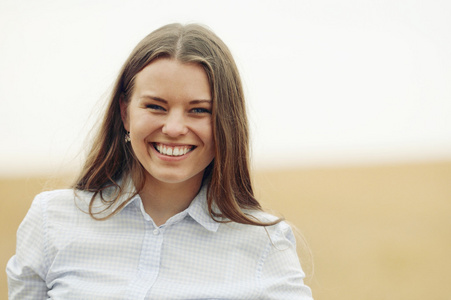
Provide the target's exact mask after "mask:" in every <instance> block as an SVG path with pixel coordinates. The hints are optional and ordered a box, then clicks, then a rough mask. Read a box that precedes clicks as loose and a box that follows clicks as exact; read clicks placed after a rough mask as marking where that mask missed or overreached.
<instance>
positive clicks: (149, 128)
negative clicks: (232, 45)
mask: <svg viewBox="0 0 451 300" xmlns="http://www.w3.org/2000/svg"><path fill="white" fill-rule="evenodd" d="M121 109H122V119H123V123H124V128H125V129H126V130H127V131H129V132H130V138H131V146H132V148H133V151H134V152H135V154H136V156H137V158H138V160H139V162H140V163H141V165H142V166H143V167H144V169H145V170H146V183H145V187H144V190H143V191H142V192H141V193H140V196H141V198H142V200H143V204H144V208H145V210H146V212H147V213H148V214H149V215H150V216H151V217H152V219H153V220H154V222H155V223H156V224H157V225H161V224H164V223H165V222H166V220H167V219H169V218H170V217H171V216H173V215H175V214H177V213H178V212H180V211H182V210H184V209H186V208H187V207H188V206H189V204H190V202H191V200H192V199H193V198H194V197H195V195H196V194H197V192H198V191H199V188H200V186H201V183H202V177H203V173H204V170H205V168H206V167H207V166H208V165H209V164H210V162H211V161H212V160H213V158H214V142H213V130H212V116H211V110H212V99H211V91H210V86H209V82H208V78H207V75H206V73H205V71H204V69H203V68H202V67H201V66H200V65H198V64H186V63H181V62H179V61H177V60H174V59H168V58H161V59H157V60H155V61H153V62H152V63H150V64H149V65H148V66H146V67H145V68H144V69H143V70H142V71H141V72H139V73H138V75H137V76H136V79H135V87H134V90H133V94H132V97H131V100H130V101H129V103H128V105H127V104H124V103H121ZM171 152H172V153H171ZM174 154H175V155H174Z"/></svg>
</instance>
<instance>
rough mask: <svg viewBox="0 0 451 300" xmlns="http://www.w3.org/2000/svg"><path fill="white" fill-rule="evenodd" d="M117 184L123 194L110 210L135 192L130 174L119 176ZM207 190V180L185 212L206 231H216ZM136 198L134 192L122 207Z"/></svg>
mask: <svg viewBox="0 0 451 300" xmlns="http://www.w3.org/2000/svg"><path fill="white" fill-rule="evenodd" d="M118 184H119V185H120V186H121V188H122V191H123V194H122V195H121V197H120V199H119V200H118V201H116V203H114V204H113V206H112V208H111V209H112V211H115V210H116V209H117V208H118V207H119V206H120V205H121V204H122V203H124V202H125V201H126V200H127V199H130V197H131V196H133V194H135V193H136V189H135V186H134V184H133V180H132V179H131V177H130V176H125V177H123V178H121V179H120V180H119V181H118ZM207 190H208V182H204V184H203V186H202V187H201V189H200V191H199V193H197V195H196V197H194V199H193V201H191V204H190V205H189V207H188V208H187V209H186V212H187V213H188V215H189V216H190V217H191V218H193V219H194V220H195V221H196V222H197V223H199V224H200V225H202V226H203V227H204V228H205V229H207V230H208V231H212V232H216V231H217V230H218V228H219V225H220V223H219V222H216V221H215V220H213V218H212V217H211V215H210V213H209V212H208V204H207ZM138 199H141V198H140V197H139V195H138V194H136V195H135V196H133V197H132V198H131V199H130V201H128V203H127V204H126V205H125V206H124V207H123V208H122V209H124V208H125V207H127V206H128V205H129V204H130V203H132V202H136V201H137V200H138Z"/></svg>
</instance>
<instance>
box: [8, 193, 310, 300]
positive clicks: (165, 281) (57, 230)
mask: <svg viewBox="0 0 451 300" xmlns="http://www.w3.org/2000/svg"><path fill="white" fill-rule="evenodd" d="M91 196H92V194H90V193H87V192H80V191H78V192H76V193H75V192H74V191H73V190H56V191H52V192H44V193H41V194H39V195H38V196H37V197H36V198H35V200H34V201H33V204H32V206H31V208H30V210H29V212H28V214H27V216H26V217H25V219H24V220H23V222H22V224H21V225H20V227H19V230H18V233H17V249H16V255H15V256H13V257H12V258H11V259H10V261H9V262H8V265H7V269H6V271H7V275H8V286H9V297H10V299H21V300H23V299H109V300H111V299H133V300H137V299H241V300H242V299H312V298H311V291H310V289H309V288H308V287H307V286H305V285H304V283H303V277H304V274H303V272H302V269H301V266H300V264H299V260H298V257H297V255H296V250H295V239H294V236H293V233H292V231H291V229H290V227H289V226H288V225H287V224H286V223H285V222H281V223H279V224H277V225H274V226H270V227H266V228H262V227H258V226H250V225H242V224H237V223H218V222H215V221H214V220H213V219H212V218H211V217H210V215H209V214H208V211H207V204H206V188H205V187H204V188H202V190H201V191H200V192H199V194H198V195H197V196H196V198H195V199H194V200H193V201H192V203H191V205H190V206H189V207H188V208H187V209H186V210H185V211H183V212H181V213H179V214H177V215H175V216H173V217H172V218H171V219H169V220H168V221H167V222H166V223H165V224H164V225H161V226H160V227H157V226H155V224H154V222H153V221H152V219H151V218H150V217H149V215H148V214H147V213H146V212H145V211H144V208H143V205H142V202H141V199H140V197H139V196H135V197H134V198H133V199H132V200H131V201H130V202H129V203H128V204H127V206H125V207H124V208H123V209H122V210H121V211H120V212H119V213H118V214H116V215H115V216H113V217H112V218H110V219H108V220H106V221H96V220H93V219H92V218H91V217H90V215H89V214H87V213H86V211H87V205H88V203H89V200H90V198H91ZM126 198H127V197H124V198H123V199H122V201H125V199H126ZM97 206H98V209H101V207H102V206H101V205H100V201H99V202H98V205H97ZM116 207H117V206H116ZM111 209H113V210H114V207H113V208H111ZM109 212H111V210H110V211H106V212H105V213H109ZM253 215H254V216H255V217H257V218H259V219H260V220H271V219H273V217H272V216H270V215H268V214H264V213H261V212H256V213H253Z"/></svg>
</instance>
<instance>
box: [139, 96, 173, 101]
mask: <svg viewBox="0 0 451 300" xmlns="http://www.w3.org/2000/svg"><path fill="white" fill-rule="evenodd" d="M139 98H140V99H150V100H155V101H158V102H163V103H168V101H166V100H164V99H163V98H160V97H156V96H150V95H144V96H141V97H139Z"/></svg>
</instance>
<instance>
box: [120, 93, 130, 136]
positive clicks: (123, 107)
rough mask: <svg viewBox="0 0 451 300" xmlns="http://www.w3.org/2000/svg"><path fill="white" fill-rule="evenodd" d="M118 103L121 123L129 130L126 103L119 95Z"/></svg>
mask: <svg viewBox="0 0 451 300" xmlns="http://www.w3.org/2000/svg"><path fill="white" fill-rule="evenodd" d="M119 104H120V106H121V119H122V124H124V128H125V130H127V131H130V129H129V128H130V124H129V120H128V113H127V108H128V104H127V103H125V101H124V98H123V97H121V99H120V100H119Z"/></svg>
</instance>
